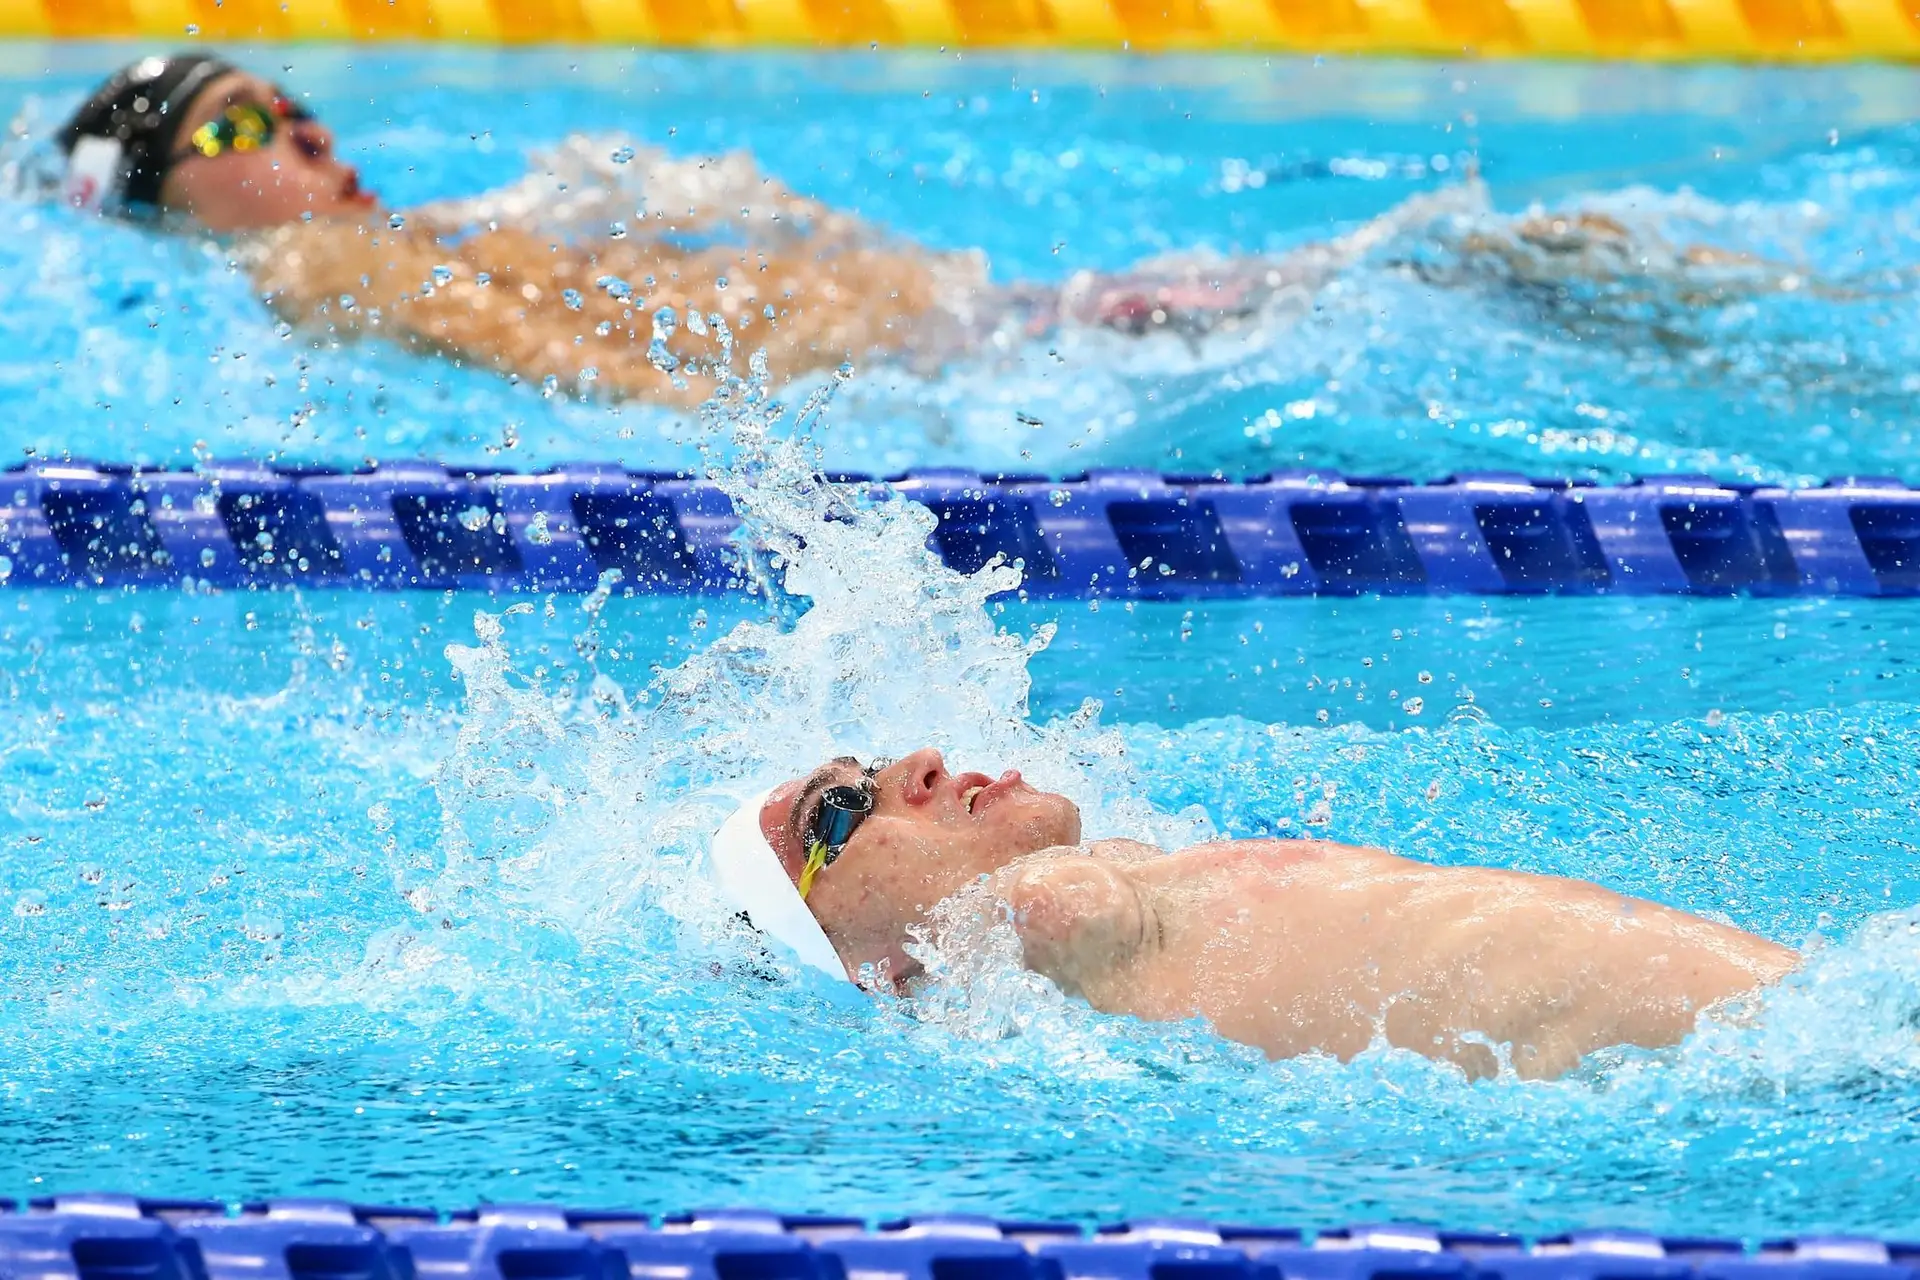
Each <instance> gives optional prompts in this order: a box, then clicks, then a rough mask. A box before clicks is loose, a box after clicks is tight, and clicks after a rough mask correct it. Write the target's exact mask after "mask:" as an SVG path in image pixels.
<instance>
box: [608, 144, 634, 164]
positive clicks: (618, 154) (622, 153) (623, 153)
mask: <svg viewBox="0 0 1920 1280" xmlns="http://www.w3.org/2000/svg"><path fill="white" fill-rule="evenodd" d="M607 158H608V159H610V160H612V161H613V162H614V163H615V164H626V163H627V162H628V161H630V160H632V159H633V148H632V147H618V148H615V150H614V152H613V154H612V155H610V156H608V157H607Z"/></svg>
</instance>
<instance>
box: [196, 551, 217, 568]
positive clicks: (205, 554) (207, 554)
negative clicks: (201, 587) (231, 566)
mask: <svg viewBox="0 0 1920 1280" xmlns="http://www.w3.org/2000/svg"><path fill="white" fill-rule="evenodd" d="M219 558H220V557H219V556H217V555H215V554H214V553H213V548H212V547H202V548H200V567H201V568H203V569H211V568H213V563H214V561H216V560H218V559H219Z"/></svg>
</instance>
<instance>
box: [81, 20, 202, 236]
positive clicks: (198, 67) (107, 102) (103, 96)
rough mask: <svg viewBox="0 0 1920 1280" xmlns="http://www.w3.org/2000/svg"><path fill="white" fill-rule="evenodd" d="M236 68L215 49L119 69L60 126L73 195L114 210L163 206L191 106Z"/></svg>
mask: <svg viewBox="0 0 1920 1280" xmlns="http://www.w3.org/2000/svg"><path fill="white" fill-rule="evenodd" d="M233 69H234V68H233V65H232V64H231V63H228V62H225V61H222V60H221V59H219V58H216V57H213V56H212V55H211V54H205V53H181V54H175V55H174V56H173V57H171V58H159V57H153V58H142V59H140V61H138V62H135V63H132V64H130V65H128V66H125V67H122V68H121V69H120V70H118V71H116V72H114V73H113V75H112V76H111V77H110V78H109V79H108V80H107V82H106V83H105V84H103V85H101V86H100V88H99V89H98V90H97V91H95V93H94V95H93V96H92V97H91V98H89V99H87V101H86V104H85V105H84V106H82V107H81V108H80V109H79V110H78V111H76V112H74V113H73V119H71V120H69V121H67V123H66V127H65V128H63V129H61V131H60V149H61V150H62V151H64V152H65V153H66V156H67V181H66V193H67V196H68V197H69V198H70V199H72V200H73V201H74V202H75V203H77V204H81V205H84V206H87V207H90V208H94V207H97V208H100V209H103V210H105V211H107V212H109V213H125V212H129V211H134V210H140V209H145V208H151V207H155V206H158V205H159V203H160V183H161V182H162V180H164V179H165V178H166V176H167V169H168V168H169V167H170V166H171V164H172V158H173V144H174V140H175V139H176V138H178V137H179V136H180V127H181V125H182V123H184V122H183V121H182V119H181V117H182V115H184V114H185V112H186V109H187V105H188V104H189V103H191V102H192V101H193V95H194V94H196V93H198V92H200V90H201V89H203V88H205V87H206V85H207V82H208V81H210V80H212V79H214V78H215V77H216V76H221V75H225V74H226V73H227V72H229V71H232V70H233Z"/></svg>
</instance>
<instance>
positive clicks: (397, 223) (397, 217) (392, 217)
mask: <svg viewBox="0 0 1920 1280" xmlns="http://www.w3.org/2000/svg"><path fill="white" fill-rule="evenodd" d="M387 225H388V226H389V227H392V228H393V229H394V230H395V231H398V230H400V229H401V228H402V227H404V226H406V225H407V217H406V215H405V214H403V213H392V214H388V215H387Z"/></svg>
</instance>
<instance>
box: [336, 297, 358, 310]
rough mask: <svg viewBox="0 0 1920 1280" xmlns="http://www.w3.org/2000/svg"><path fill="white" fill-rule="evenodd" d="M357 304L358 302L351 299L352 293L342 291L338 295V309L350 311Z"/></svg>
mask: <svg viewBox="0 0 1920 1280" xmlns="http://www.w3.org/2000/svg"><path fill="white" fill-rule="evenodd" d="M358 305H359V304H358V303H356V302H355V301H354V300H353V295H352V294H350V293H343V294H341V295H340V309H341V310H342V311H351V310H353V309H354V308H355V307H356V306H358Z"/></svg>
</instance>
